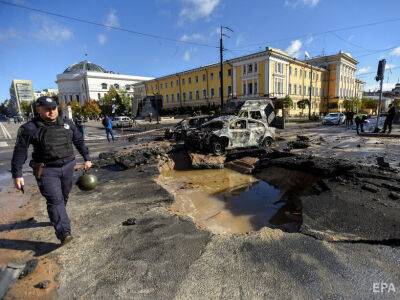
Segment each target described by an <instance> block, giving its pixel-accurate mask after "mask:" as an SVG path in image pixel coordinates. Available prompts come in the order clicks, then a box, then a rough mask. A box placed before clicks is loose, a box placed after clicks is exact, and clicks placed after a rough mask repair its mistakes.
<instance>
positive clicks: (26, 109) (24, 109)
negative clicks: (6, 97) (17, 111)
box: [19, 100, 32, 117]
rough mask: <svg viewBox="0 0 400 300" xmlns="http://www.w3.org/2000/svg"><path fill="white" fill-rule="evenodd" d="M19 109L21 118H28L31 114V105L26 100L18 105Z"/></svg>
mask: <svg viewBox="0 0 400 300" xmlns="http://www.w3.org/2000/svg"><path fill="white" fill-rule="evenodd" d="M19 107H20V108H21V113H22V115H23V116H25V117H28V116H29V114H30V113H31V112H32V107H31V103H30V102H29V101H26V100H22V101H21V102H20V103H19Z"/></svg>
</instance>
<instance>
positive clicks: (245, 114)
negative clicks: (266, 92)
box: [238, 98, 284, 129]
mask: <svg viewBox="0 0 400 300" xmlns="http://www.w3.org/2000/svg"><path fill="white" fill-rule="evenodd" d="M238 116H239V117H242V118H251V119H255V120H260V121H262V122H264V123H266V124H267V125H268V126H272V127H275V128H280V129H283V127H284V124H283V118H282V117H278V116H277V115H276V114H275V107H274V103H273V101H272V100H271V99H269V98H266V99H250V100H246V101H244V103H243V105H242V107H241V108H240V110H239V112H238Z"/></svg>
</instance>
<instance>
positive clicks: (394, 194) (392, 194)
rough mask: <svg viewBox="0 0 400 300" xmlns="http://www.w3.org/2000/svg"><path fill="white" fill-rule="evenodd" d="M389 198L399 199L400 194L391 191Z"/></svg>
mask: <svg viewBox="0 0 400 300" xmlns="http://www.w3.org/2000/svg"><path fill="white" fill-rule="evenodd" d="M389 198H390V199H393V200H399V199H400V194H399V193H396V192H390V193H389Z"/></svg>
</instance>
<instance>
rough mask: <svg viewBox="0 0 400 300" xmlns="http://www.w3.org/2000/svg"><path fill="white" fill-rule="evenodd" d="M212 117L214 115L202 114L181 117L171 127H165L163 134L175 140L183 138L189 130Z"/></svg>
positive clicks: (197, 127) (196, 127) (198, 126)
mask: <svg viewBox="0 0 400 300" xmlns="http://www.w3.org/2000/svg"><path fill="white" fill-rule="evenodd" d="M213 118H214V116H208V115H207V116H206V115H204V116H196V117H191V118H186V119H183V120H182V121H180V122H179V123H178V124H176V125H175V126H174V127H173V128H167V129H166V130H165V134H164V136H165V138H167V139H174V140H176V141H180V140H184V139H185V137H186V136H187V133H188V132H189V131H191V130H194V129H199V128H200V127H201V125H203V124H204V123H206V122H208V121H210V120H212V119H213Z"/></svg>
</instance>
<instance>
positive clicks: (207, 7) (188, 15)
mask: <svg viewBox="0 0 400 300" xmlns="http://www.w3.org/2000/svg"><path fill="white" fill-rule="evenodd" d="M181 1H182V2H183V7H182V9H181V11H180V14H179V15H180V17H181V18H183V19H188V20H191V21H194V20H197V19H199V18H206V17H209V16H210V15H211V14H212V13H213V11H214V10H215V9H216V8H217V6H218V4H219V3H220V0H181Z"/></svg>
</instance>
